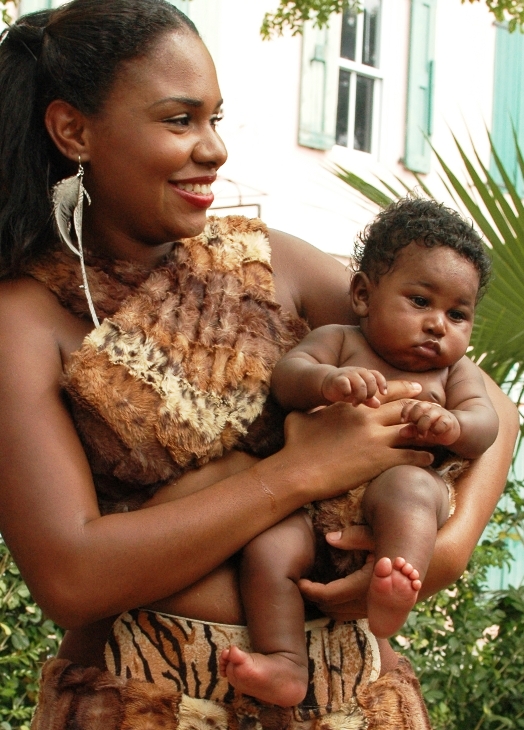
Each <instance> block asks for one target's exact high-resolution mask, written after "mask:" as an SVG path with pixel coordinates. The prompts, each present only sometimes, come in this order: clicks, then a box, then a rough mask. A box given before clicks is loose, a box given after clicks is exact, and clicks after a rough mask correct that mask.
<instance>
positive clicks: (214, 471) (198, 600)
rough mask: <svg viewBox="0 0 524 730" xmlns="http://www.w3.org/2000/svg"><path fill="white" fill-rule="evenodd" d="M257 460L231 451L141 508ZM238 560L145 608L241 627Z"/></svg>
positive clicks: (195, 489)
mask: <svg viewBox="0 0 524 730" xmlns="http://www.w3.org/2000/svg"><path fill="white" fill-rule="evenodd" d="M257 461H258V459H257V458H256V457H254V456H250V455H249V454H246V453H243V452H240V451H231V452H230V453H228V454H226V455H225V456H223V457H222V458H221V459H219V460H218V461H213V462H210V463H209V464H206V465H205V466H203V467H201V468H200V469H196V470H194V471H192V472H189V473H188V474H185V475H184V476H183V477H182V478H181V479H180V480H178V481H177V482H176V484H172V485H169V486H167V487H163V488H162V489H160V490H159V491H158V492H157V493H156V494H155V496H154V497H153V498H152V499H151V500H150V501H149V502H147V503H146V504H145V505H144V507H148V506H152V505H155V504H161V503H162V502H170V501H172V500H174V499H177V498H180V497H183V496H185V495H188V494H193V493H194V492H198V491H200V490H201V489H205V488H206V487H209V486H211V485H212V484H216V483H217V482H219V481H221V480H222V479H226V478H227V477H229V476H233V475H234V474H237V473H238V472H241V471H244V469H248V468H249V467H250V466H253V464H256V462H257ZM238 564H239V559H238V557H237V556H233V557H232V558H230V559H229V560H228V561H226V562H225V563H224V564H223V565H220V566H219V567H218V568H216V569H215V570H214V571H213V572H211V573H210V574H209V575H206V576H205V577H204V578H201V579H200V580H198V581H197V582H196V583H194V584H193V585H191V586H189V587H188V588H186V589H184V590H183V591H180V592H179V593H177V594H176V595H173V596H169V597H168V598H163V599H162V600H160V601H155V602H154V603H151V604H149V605H148V606H146V607H145V608H151V609H154V610H155V611H162V612H164V613H171V614H174V615H176V616H185V617H186V618H194V619H199V620H201V621H212V622H215V623H223V624H244V623H245V620H244V612H243V610H242V602H241V600H240V593H239V587H238Z"/></svg>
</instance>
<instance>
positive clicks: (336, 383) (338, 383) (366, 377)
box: [322, 367, 387, 408]
mask: <svg viewBox="0 0 524 730" xmlns="http://www.w3.org/2000/svg"><path fill="white" fill-rule="evenodd" d="M377 390H378V392H379V393H381V394H382V395H385V394H386V393H387V383H386V378H385V377H384V376H383V375H382V373H379V372H378V370H368V369H367V368H355V367H345V368H336V369H334V370H332V371H331V372H330V373H328V374H327V375H326V377H325V378H324V380H323V382H322V396H323V397H324V398H325V399H326V400H328V401H330V402H331V403H336V402H337V401H344V402H345V403H352V404H353V405H354V406H358V405H359V404H360V403H364V405H366V406H370V407H371V408H378V407H379V405H380V401H379V399H378V398H377V397H376V395H375V393H376V392H377Z"/></svg>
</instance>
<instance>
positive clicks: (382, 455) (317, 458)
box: [285, 389, 433, 501]
mask: <svg viewBox="0 0 524 730" xmlns="http://www.w3.org/2000/svg"><path fill="white" fill-rule="evenodd" d="M401 392H406V389H403V390H402V391H401ZM401 403H402V402H401V401H395V402H391V403H385V404H383V405H381V406H380V408H377V409H372V408H366V407H365V406H357V407H356V408H355V407H354V406H351V405H349V404H347V403H340V402H339V403H334V404H333V405H331V406H327V407H326V408H322V409H321V410H318V411H315V412H314V413H310V414H305V413H296V412H295V413H291V414H289V416H288V417H287V419H286V424H285V434H286V445H285V451H286V452H287V453H288V454H289V458H290V459H291V461H292V462H293V461H295V462H296V463H297V464H300V465H302V467H301V468H303V470H304V484H305V485H306V484H307V487H306V491H307V494H308V497H309V499H313V500H315V499H323V498H325V497H333V496H335V495H337V494H340V493H341V492H342V491H344V490H347V489H353V488H354V487H357V486H358V485H359V484H362V483H364V482H366V481H369V480H370V479H373V478H374V477H376V476H378V475H379V474H381V473H382V472H383V471H385V470H386V469H389V468H390V467H393V466H397V465H399V464H411V465H415V466H421V467H424V466H428V465H429V464H431V462H432V460H433V457H432V456H431V455H430V454H429V453H426V452H422V451H415V450H414V449H408V448H405V444H406V441H405V439H402V437H401V436H400V435H399V432H400V430H401V429H402V428H404V427H405V426H403V425H402V424H400V413H401V410H402V404H401ZM403 447H404V448H403ZM306 455H307V456H306ZM309 499H307V500H306V501H309Z"/></svg>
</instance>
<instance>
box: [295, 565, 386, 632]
mask: <svg viewBox="0 0 524 730" xmlns="http://www.w3.org/2000/svg"><path fill="white" fill-rule="evenodd" d="M372 569H373V564H372V563H371V562H369V563H366V565H365V566H364V568H362V570H357V571H356V572H355V573H351V575H348V576H346V577H345V578H339V579H338V580H334V581H332V582H331V583H327V584H325V585H324V584H323V583H314V582H312V581H310V580H307V579H302V580H300V581H299V582H298V587H299V589H300V591H301V593H302V595H303V596H304V598H306V599H307V600H308V601H311V603H314V604H315V605H316V606H318V608H319V609H320V610H321V611H322V613H325V614H326V615H327V616H330V617H331V618H334V619H336V620H337V621H352V620H354V619H357V618H364V617H365V616H366V594H367V590H368V587H369V581H370V580H371V573H372Z"/></svg>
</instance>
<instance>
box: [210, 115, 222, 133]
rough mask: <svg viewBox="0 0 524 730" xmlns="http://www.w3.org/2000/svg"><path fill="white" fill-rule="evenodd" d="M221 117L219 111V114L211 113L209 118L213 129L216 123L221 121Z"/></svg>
mask: <svg viewBox="0 0 524 730" xmlns="http://www.w3.org/2000/svg"><path fill="white" fill-rule="evenodd" d="M223 118H224V115H223V114H222V113H220V114H213V116H212V117H211V119H210V122H211V126H212V127H213V129H214V128H215V127H216V126H217V124H218V123H219V122H221V121H222V119H223Z"/></svg>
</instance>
